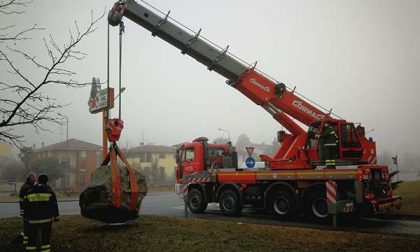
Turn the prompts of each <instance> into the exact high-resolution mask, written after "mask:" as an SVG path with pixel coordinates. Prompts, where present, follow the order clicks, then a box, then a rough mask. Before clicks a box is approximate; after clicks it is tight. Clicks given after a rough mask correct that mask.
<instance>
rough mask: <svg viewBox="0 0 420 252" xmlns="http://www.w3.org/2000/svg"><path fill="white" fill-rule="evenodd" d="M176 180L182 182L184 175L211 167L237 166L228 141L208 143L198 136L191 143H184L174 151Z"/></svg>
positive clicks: (233, 149) (235, 156)
mask: <svg viewBox="0 0 420 252" xmlns="http://www.w3.org/2000/svg"><path fill="white" fill-rule="evenodd" d="M176 163H177V166H176V181H177V183H179V184H183V179H184V177H185V176H189V175H190V174H192V173H196V172H202V171H208V170H212V169H226V168H237V167H238V158H237V153H236V151H235V148H234V147H232V145H231V144H230V143H227V144H216V143H208V139H207V138H205V137H199V138H197V139H195V140H194V141H193V142H191V143H184V144H183V145H181V147H179V148H178V149H177V151H176Z"/></svg>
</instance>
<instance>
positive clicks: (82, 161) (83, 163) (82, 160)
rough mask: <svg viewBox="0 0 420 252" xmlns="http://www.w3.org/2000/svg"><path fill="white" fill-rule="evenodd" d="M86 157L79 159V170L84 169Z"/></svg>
mask: <svg viewBox="0 0 420 252" xmlns="http://www.w3.org/2000/svg"><path fill="white" fill-rule="evenodd" d="M86 168H87V167H86V158H81V159H80V170H86Z"/></svg>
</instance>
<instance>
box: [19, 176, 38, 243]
mask: <svg viewBox="0 0 420 252" xmlns="http://www.w3.org/2000/svg"><path fill="white" fill-rule="evenodd" d="M35 182H36V174H35V173H34V172H30V173H28V175H27V176H26V180H25V183H24V184H23V185H22V187H21V188H20V190H19V208H20V216H21V217H23V215H24V209H23V201H24V200H25V196H26V195H27V194H28V190H29V189H31V188H32V187H33V186H34V185H35ZM20 235H21V236H22V243H23V245H24V246H26V245H27V244H28V220H27V219H25V218H23V232H21V233H20Z"/></svg>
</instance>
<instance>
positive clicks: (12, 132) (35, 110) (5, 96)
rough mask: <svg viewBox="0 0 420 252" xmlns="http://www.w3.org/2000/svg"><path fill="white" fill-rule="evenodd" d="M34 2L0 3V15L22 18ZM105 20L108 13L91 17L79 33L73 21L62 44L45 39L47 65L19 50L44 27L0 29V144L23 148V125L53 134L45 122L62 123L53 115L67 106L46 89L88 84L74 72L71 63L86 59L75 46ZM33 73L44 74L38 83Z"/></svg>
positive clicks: (9, 1) (38, 56)
mask: <svg viewBox="0 0 420 252" xmlns="http://www.w3.org/2000/svg"><path fill="white" fill-rule="evenodd" d="M31 3H32V0H6V1H0V15H3V16H7V15H24V13H25V9H26V8H27V7H28V6H29V4H31ZM103 16H104V14H102V15H101V16H100V17H98V18H94V17H93V14H92V18H91V21H90V23H89V24H88V25H87V27H86V28H85V29H84V30H80V29H79V26H78V24H77V22H75V26H74V28H73V29H69V38H68V41H67V42H66V43H64V45H63V46H59V45H58V43H57V42H56V41H55V40H54V37H53V36H52V35H51V34H50V35H49V37H48V38H44V39H43V44H44V47H45V55H48V57H47V58H49V62H48V61H47V62H44V61H43V60H40V59H39V58H41V57H40V55H35V54H34V53H33V52H26V51H25V50H23V49H21V48H22V44H21V43H22V42H23V41H25V40H30V39H32V37H33V36H34V33H39V32H41V31H43V30H45V29H44V28H40V27H38V25H37V24H34V25H32V26H31V27H29V28H21V27H16V26H15V25H9V26H7V25H6V26H4V27H0V65H1V69H2V73H1V76H2V77H1V79H0V92H1V96H0V140H2V141H5V142H8V143H10V144H13V145H15V146H16V147H18V148H20V149H21V148H22V147H23V146H24V145H23V144H24V142H25V140H24V136H23V135H22V134H21V133H19V132H18V131H17V130H18V129H19V128H21V127H22V126H26V125H28V126H32V127H33V128H34V130H35V131H36V132H37V133H38V132H39V131H49V130H48V129H47V128H46V127H45V124H44V123H57V124H61V123H62V120H61V117H60V116H58V115H57V114H56V113H55V111H56V110H57V109H60V108H62V107H63V106H65V105H62V104H60V103H58V102H57V101H56V99H54V98H53V97H50V96H48V95H47V94H46V93H45V92H42V88H43V87H46V86H50V85H58V86H66V87H83V86H85V85H88V84H90V83H83V82H79V81H77V80H74V79H73V77H74V75H76V73H75V72H74V71H72V70H71V69H70V68H69V66H68V64H69V63H74V62H75V61H80V60H82V59H83V58H84V57H85V56H86V54H85V53H83V52H81V51H79V50H77V46H78V45H79V44H80V42H81V41H82V40H83V39H84V38H85V37H86V36H87V35H89V34H91V33H92V32H94V31H95V30H96V27H95V25H96V23H97V22H98V21H99V20H100V19H101V18H102V17H103ZM3 69H4V70H3ZM34 69H35V70H36V71H37V73H38V74H41V78H40V79H39V80H37V79H35V78H34V77H32V76H30V75H29V74H28V72H30V71H31V70H34ZM43 124H44V125H43Z"/></svg>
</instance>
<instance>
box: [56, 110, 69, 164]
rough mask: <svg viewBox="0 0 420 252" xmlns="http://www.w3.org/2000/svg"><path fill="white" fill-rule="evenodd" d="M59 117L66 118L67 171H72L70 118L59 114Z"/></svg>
mask: <svg viewBox="0 0 420 252" xmlns="http://www.w3.org/2000/svg"><path fill="white" fill-rule="evenodd" d="M58 115H59V116H62V117H64V118H66V171H69V169H70V160H69V118H68V116H66V115H63V114H60V113H58Z"/></svg>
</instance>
